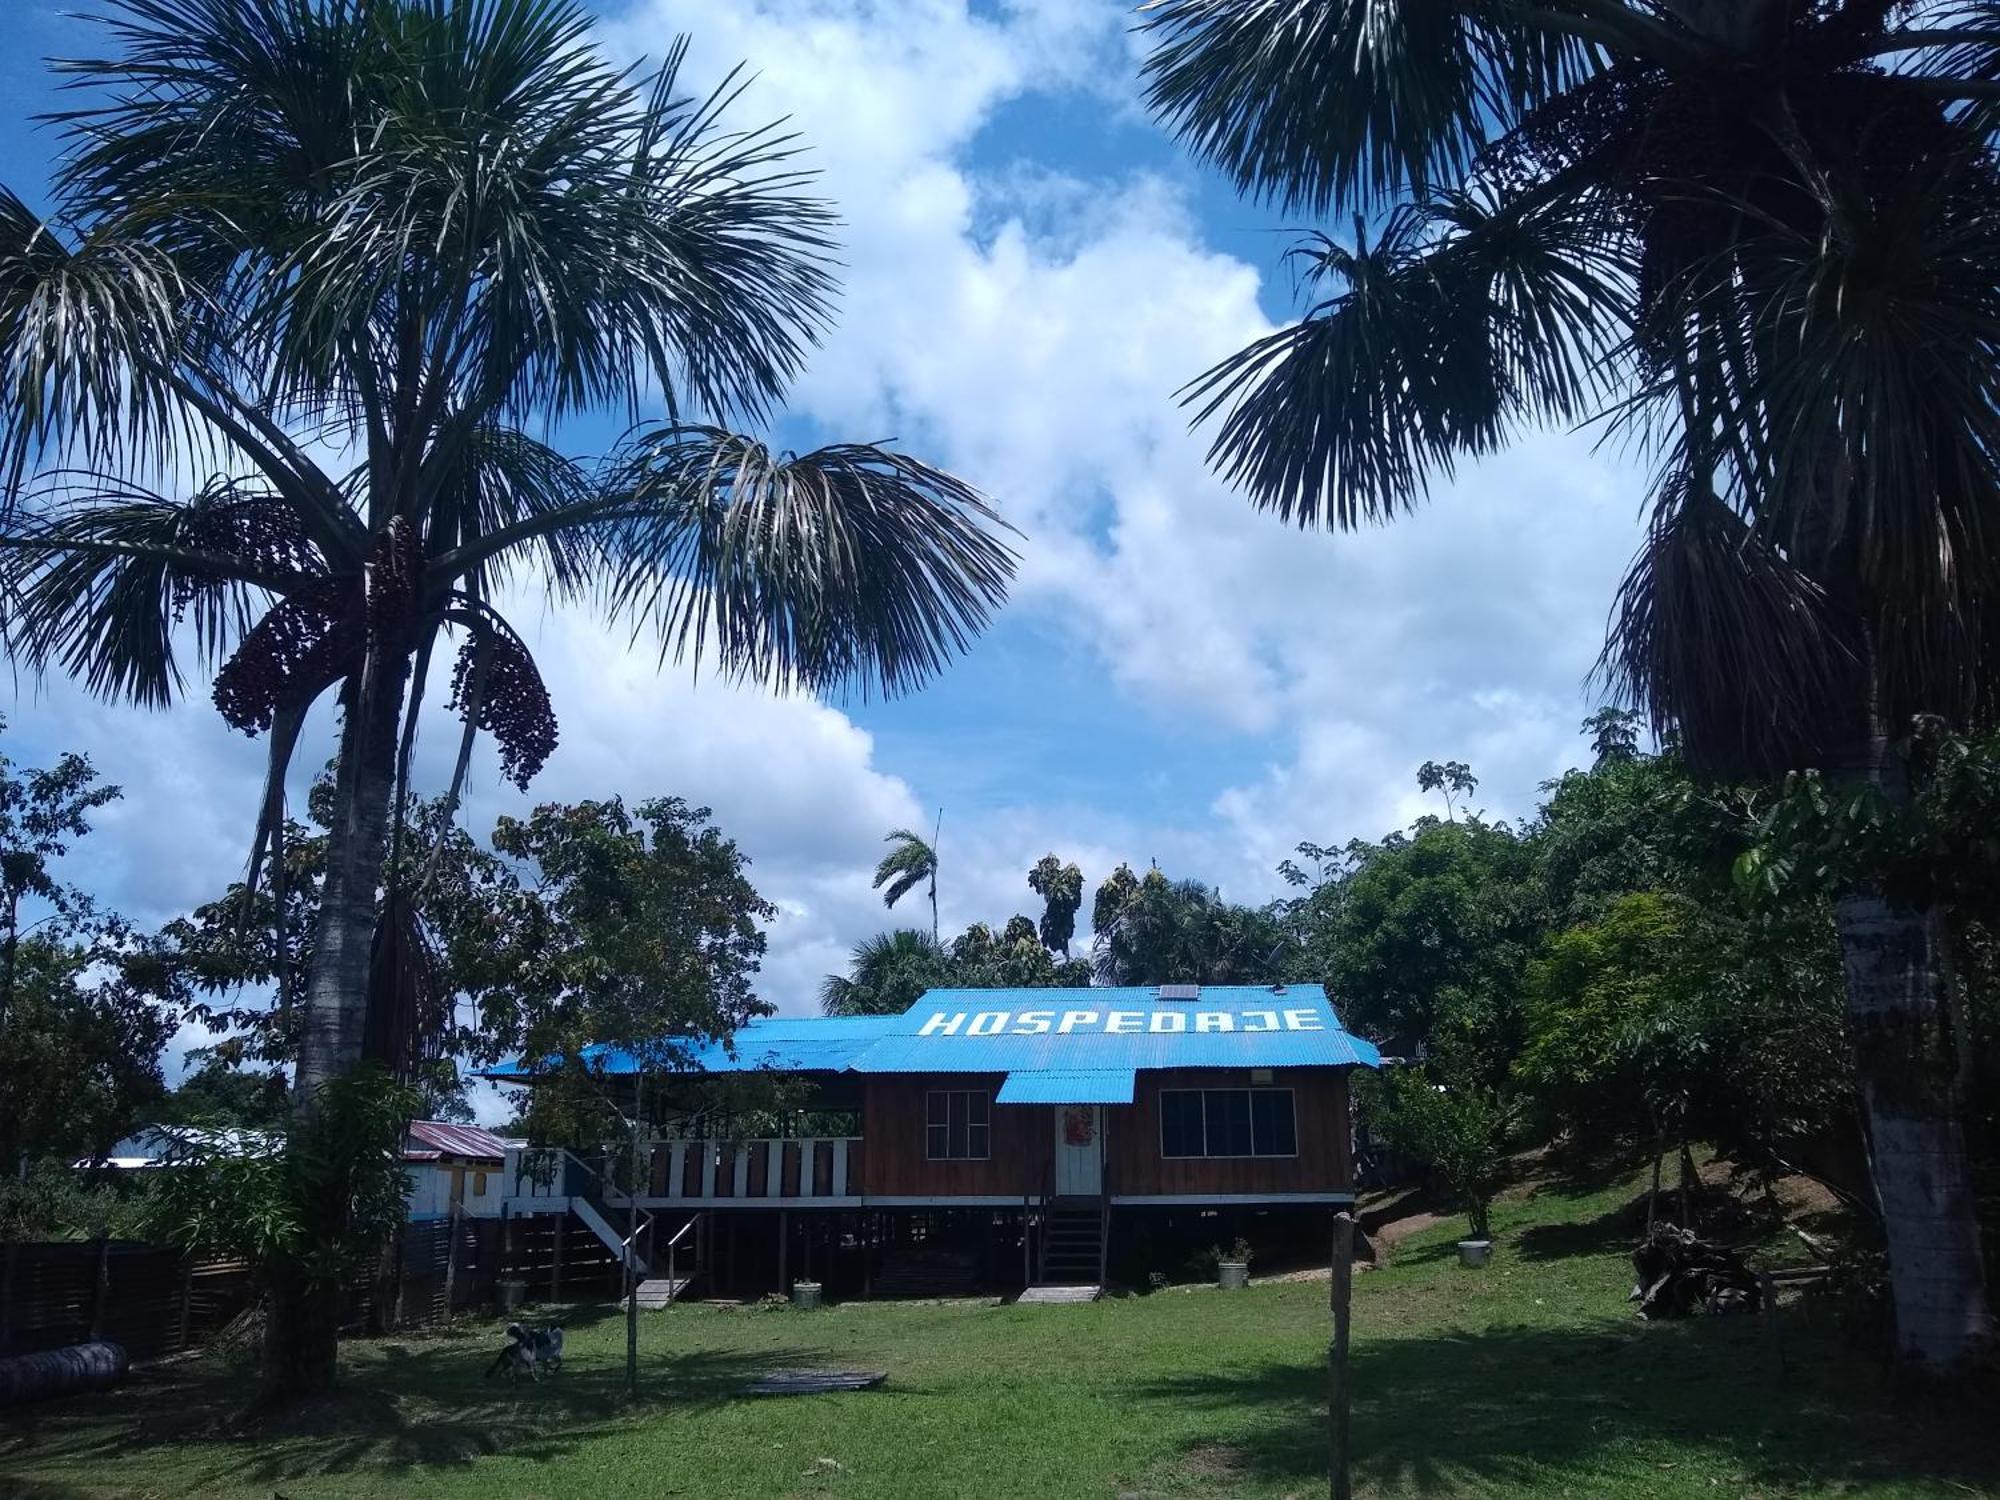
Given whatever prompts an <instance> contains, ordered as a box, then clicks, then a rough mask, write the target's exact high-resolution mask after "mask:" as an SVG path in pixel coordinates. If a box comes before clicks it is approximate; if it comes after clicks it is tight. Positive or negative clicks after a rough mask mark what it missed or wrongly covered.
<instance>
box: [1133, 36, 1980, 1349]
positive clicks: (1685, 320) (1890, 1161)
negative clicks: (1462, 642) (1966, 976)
mask: <svg viewBox="0 0 2000 1500" xmlns="http://www.w3.org/2000/svg"><path fill="white" fill-rule="evenodd" d="M1144 25H1145V27H1146V29H1147V30H1148V31H1149V32H1150V34H1151V36H1152V38H1153V41H1154V51H1153V53H1152V55H1151V57H1150V58H1149V59H1148V61H1147V63H1146V72H1147V77H1148V81H1149V85H1150V94H1149V97H1150V102H1151V104H1152V106H1153V107H1154V109H1155V110H1156V111H1157V112H1158V114H1159V115H1160V117H1161V118H1162V119H1163V120H1164V121H1165V122H1166V123H1167V125H1168V126H1169V127H1170V128H1171V129H1172V130H1174V131H1175V132H1176V134H1178V135H1179V136H1180V138H1181V139H1182V140H1183V141H1185V142H1186V143H1187V144H1188V145H1189V146H1190V147H1191V148H1192V149H1193V150H1194V151H1195V152H1196V153H1198V154H1199V155H1200V156H1201V157H1203V158H1204V159H1206V160H1208V161H1210V162H1213V163H1214V164H1215V165H1217V166H1218V167H1220V168H1221V169H1222V170H1223V171H1224V172H1226V173H1228V174H1229V175H1230V176H1231V178H1232V179H1233V180H1234V181H1235V183H1236V184H1237V186H1238V188H1239V189H1240V190H1242V191H1244V192H1247V193H1251V194H1254V195H1256V196H1258V197H1260V198H1266V199H1269V200H1271V201H1272V202H1275V203H1276V204H1278V205H1280V206H1282V207H1283V208H1285V209H1287V210H1289V211H1305V212H1309V213H1320V214H1325V213H1339V214H1342V215H1347V214H1350V213H1351V214H1352V216H1353V217H1352V222H1353V226H1354V228H1353V233H1352V237H1351V239H1347V240H1340V239H1335V238H1333V237H1331V236H1328V235H1324V234H1322V235H1316V236H1314V237H1313V238H1312V239H1310V240H1309V241H1308V242H1307V243H1305V244H1304V245H1302V246H1301V247H1300V249H1299V252H1298V255H1299V264H1300V265H1301V267H1302V269H1303V274H1302V276H1301V277H1300V283H1301V285H1302V286H1303V287H1305V288H1306V289H1307V290H1308V292H1309V293H1310V295H1311V297H1312V299H1313V301H1312V303H1311V305H1310V307H1309V308H1308V309H1307V311H1306V314H1305V316H1304V317H1303V318H1302V319H1301V320H1300V321H1299V322H1298V323H1296V324H1294V325H1292V326H1290V327H1287V328H1284V329H1281V330H1279V331H1278V332H1276V333H1273V334H1271V335H1269V336H1267V337H1265V338H1262V339H1260V340H1258V341H1257V342H1256V343H1255V344H1253V345H1251V346H1250V347H1249V348H1247V349H1245V350H1243V351H1241V352H1240V353H1238V354H1236V355H1234V356H1232V357H1230V358H1229V359H1227V360H1225V361H1223V362H1222V363H1221V364H1220V365H1218V366H1216V367H1215V368H1214V369H1212V370H1210V371H1209V372H1208V373H1206V374H1205V375H1203V376H1201V377H1199V378H1198V379H1197V380H1196V381H1195V382H1194V383H1193V385H1192V387H1191V388H1190V391H1189V399H1190V400H1191V401H1193V402H1195V403H1196V404H1197V406H1198V410H1199V419H1200V420H1210V419H1213V420H1215V421H1216V422H1217V424H1218V425H1217V427H1216V430H1215V439H1214V444H1213V447H1212V449H1211V457H1212V460H1213V462H1214V464H1215V466H1216V468H1217V469H1218V470H1219V471H1220V472H1221V473H1222V474H1223V475H1224V476H1225V477H1227V478H1228V479H1230V480H1231V481H1233V482H1235V483H1237V484H1238V485H1240V486H1241V487H1242V488H1243V489H1244V490H1245V491H1246V492H1247V493H1248V495H1249V497H1250V499H1251V500H1252V502H1253V503H1254V504H1256V505H1257V506H1259V507H1261V508H1264V509H1268V510H1271V511H1275V512H1276V513H1277V514H1278V515H1279V516H1281V517H1283V518H1285V519H1287V520H1292V521H1296V522H1298V523H1299V524H1301V525H1319V524H1326V525H1329V526H1335V527H1339V528H1342V529H1352V528H1355V527H1358V526H1361V525H1364V524H1370V523H1374V522H1379V521H1383V520H1387V519H1390V518H1392V517H1394V516H1397V515H1399V514H1401V513H1402V512H1404V511H1406V510H1407V509H1409V508H1410V507H1411V506H1413V505H1415V504H1417V503H1418V502H1419V501H1420V500H1421V499H1422V498H1423V496H1424V494H1425V493H1426V491H1427V489H1428V487H1429V485H1430V483H1431V481H1432V480H1433V479H1436V478H1438V477H1440V476H1447V475H1449V474H1450V473H1451V472H1452V471H1453V469H1454V467H1455V466H1456V464H1458V463H1459V462H1461V461H1462V460H1464V459H1467V458H1470V457H1474V456H1476V455H1479V454H1482V453H1486V452H1490V451H1492V450H1493V449H1495V448H1497V447H1498V446H1500V445H1501V444H1503V443H1505V442H1507V441H1509V440H1510V439H1511V438H1512V437H1513V436H1514V435H1515V434H1516V433H1517V432H1518V431H1520V430H1522V429H1524V428H1527V427H1531V426H1536V425H1545V424H1552V425H1555V426H1558V427H1568V426H1573V425H1576V424H1578V423H1581V422H1584V421H1587V420H1589V419H1591V418H1593V417H1598V416H1605V417H1607V418H1609V419H1610V420H1611V421H1613V422H1614V423H1615V424H1617V425H1619V426H1621V427H1623V428H1624V429H1626V430H1627V431H1629V432H1632V433H1633V434H1634V435H1636V436H1639V437H1642V438H1643V440H1645V441H1646V442H1647V443H1649V444H1650V451H1652V452H1654V453H1656V454H1658V455H1659V456H1660V458H1661V462H1660V464H1659V465H1658V473H1659V481H1658V488H1657V491H1656V494H1655V497H1654V511H1653V518H1652V524H1651V529H1650V534H1649V537H1648V539H1647V542H1646V544H1645V545H1644V546H1643V547H1642V548H1641V550H1640V554H1639V557H1638V560H1637V562H1636V564H1635V565H1634V568H1633V570H1632V572H1631V574H1630V575H1629V576H1628V578H1627V579H1626V581H1625V583H1624V585H1623V586H1622V588H1621V590H1620V593H1619V596H1618V599H1617V602H1616V604H1615V607H1614V611H1613V629H1612V639H1611V641H1610V644H1609V646H1608V647H1607V653H1606V657H1607V664H1608V666H1609V668H1610V670H1611V675H1612V676H1613V678H1614V680H1615V681H1616V682H1617V684H1618V685H1619V687H1620V688H1621V690H1622V691H1623V693H1624V695H1625V696H1626V698H1627V699H1628V701H1630V702H1631V703H1632V704H1633V705H1634V706H1643V707H1644V708H1645V709H1646V710H1647V713H1648V717H1649V718H1650V720H1651V721H1652V723H1653V725H1654V727H1655V728H1656V729H1657V730H1659V731H1660V732H1662V733H1663V734H1668V735H1672V736H1674V737H1676V738H1677V740H1678V742H1679V744H1680V746H1681V749H1682V751H1683V753H1684V754H1685V755H1686V757H1687V760H1688V762H1689V764H1690V765H1692V766H1694V767H1695V768H1696V769H1697V770H1699V771H1702V772H1704V773H1707V772H1720V773H1722V774H1724V775H1727V776H1731V777H1743V778H1746V779H1751V780H1761V779H1766V778H1768V777H1771V776H1773V775H1776V774H1779V773H1783V772H1785V771H1788V770H1791V769H1793V768H1796V767H1801V766H1810V767H1815V768H1819V769H1821V770H1823V771H1824V772H1826V773H1827V774H1828V775H1829V776H1831V777H1833V778H1835V779H1837V780H1839V781H1840V782H1842V783H1843V784H1844V785H1846V786H1851V787H1873V788H1875V789H1877V790H1878V791H1879V792H1880V793H1881V794H1882V795H1884V796H1886V797H1888V798H1891V799H1902V800H1905V801H1906V800H1907V798H1908V796H1909V794H1910V791H1911V779H1910V772H1911V767H1910V765H1909V764H1908V762H1907V760H1906V759H1905V757H1904V755H1903V753H1902V751H1903V742H1904V740H1905V738H1906V735H1907V731H1908V726H1909V725H1910V723H1911V721H1912V718H1913V716H1915V715H1919V714H1935V715H1939V716H1941V717H1943V718H1944V719H1945V720H1946V721H1948V722H1949V723H1951V724H1953V725H1956V726H1958V727H1961V728H1964V727H1969V726H1971V725H1973V724H1974V723H1977V722H1980V721H1982V720H1983V718H1984V716H1985V714H1986V709H1985V705H1986V704H1988V703H1990V702H1991V701H1992V698H1993V695H1994V692H1995V688H1996V685H2000V681H1997V680H2000V656H1996V655H1995V654H1994V653H1990V652H1988V651H1987V650H1986V649H1985V648H1986V646H1987V645H1988V644H1990V643H1991V642H1992V641H1993V639H1994V638H1995V637H1994V632H1993V631H1992V630H1991V629H1989V628H1988V625H1987V621H1988V620H1989V618H1990V615H1991V612H1992V610H1993V609H1994V607H1995V606H1994V604H1993V602H1992V601H1993V600H1995V599H1996V598H2000V590H1997V589H1996V584H2000V548H1996V547H1995V545H1994V543H1993V541H1992V540H1991V535H1990V531H1989V529H1988V528H1986V527H1985V525H1984V523H1983V517H1984V516H1985V515H1986V514H1987V513H1988V512H1990V511H1991V510H1992V508H1993V506H1994V503H1995V501H1996V498H2000V437H1996V430H1997V429H1996V427H1995V424H1994V421H1993V413H1994V411H1995V409H1996V405H2000V281H1996V279H1995V278H1994V276H1993V275H1992V267H1993V265H1994V263H1995V262H1996V260H2000V213H1996V212H1995V210H1994V205H1995V203H1996V201H2000V160H1997V159H1996V151H1995V132H1996V129H2000V110H1996V109H1995V108H1994V97H1993V95H1994V77H1993V68H1994V60H1995V57H1996V56H2000V47H1996V43H1995V41H1994V27H1993V17H1992V13H1991V7H1990V6H1988V5H1986V4H1984V3H1983V0H1964V3H1956V0H1945V3H1940V4H1935V5H1931V4H1927V5H1894V4H1883V3H1880V0H1825V3H1821V4H1812V5H1804V4H1796V3H1793V0H1736V3H1732V4H1711V3H1706V0H1666V3H1649V0H1552V3H1548V4H1540V5H1516V4H1505V3H1468V4H1464V5H1442V4H1405V5H1397V6H1383V5H1378V4H1373V3H1368V0H1274V3H1268V4H1250V3H1242V0H1161V3H1159V4H1156V5H1153V6H1150V7H1148V10H1147V13H1146V20H1145V23H1144ZM1834 913H1835V920H1836V924H1837V930H1838V933H1839V937H1840V942H1841V945H1842V949H1843V953H1844V955H1845V968H1846V975H1847V987H1848V995H1849V1022H1850V1032H1851V1034H1852V1039H1853V1043H1854V1049H1855V1059H1856V1064H1857V1067H1858V1069H1859V1076H1860V1079H1861V1084H1862V1095H1863V1098H1864V1101H1865V1106H1866V1109H1867V1113H1868V1122H1869V1136H1870V1140H1871V1142H1872V1149H1873V1156H1874V1171H1875V1187H1876V1192H1877V1195H1878V1197H1879V1198H1880V1200H1881V1207H1882V1211H1883V1218H1884V1223H1885V1226H1886V1230H1887V1239H1888V1246H1889V1254H1890V1264H1891V1271H1892V1280H1893V1285H1894V1289H1895V1299H1896V1304H1897V1318H1898V1326H1899V1339H1900V1342H1901V1346H1902V1349H1903V1351H1904V1353H1905V1354H1906V1355H1907V1356H1908V1357H1909V1358H1910V1359H1911V1360H1912V1361H1913V1362H1915V1363H1917V1364H1920V1365H1922V1366H1926V1367H1929V1368H1931V1369H1943V1368H1946V1367H1949V1366H1953V1365H1956V1364H1958V1363H1960V1362H1962V1361H1964V1360H1966V1359H1968V1358H1970V1357H1971V1356H1972V1355H1973V1354H1974V1352H1975V1351H1976V1350H1978V1349H1980V1348H1983V1347H1984V1346H1985V1345H1986V1343H1987V1342H1988V1341H1989V1340H1990V1339H1991V1338H1992V1336H1993V1332H1994V1323H1993V1316H1992V1311H1991V1305H1990V1302H1989V1300H1988V1298H1987V1294H1986V1290H1985V1287H1984V1284H1983V1280H1982V1276H1981V1269H1980V1252H1979V1237H1978V1231H1977V1224H1976V1217H1975V1208H1974V1198H1973V1193H1972V1191H1971V1185H1970V1179H1969V1174H1968V1168H1967V1159H1966V1152H1965V1146H1964V1139H1963V1132H1962V1130H1961V1124H1960V1118H1959V1116H1958V1115H1957V1113H1956V1112H1955V1111H1954V1108H1953V1099H1954V1092H1953V1089H1952V1087H1951V1070H1952V1066H1953V1059H1952V1049H1951V1045H1950V1027H1949V1023H1948V1015H1947V1013H1948V1010H1949V996H1948V985H1947V980H1946V975H1945V968H1944V964H1943V962H1942V961H1941V956H1940V942H1941V940H1942V927H1941V923H1940V919H1939V913H1938V911H1937V910H1936V909H1935V908H1925V907H1920V906H1909V905H1906V904H1900V903H1899V902H1898V901H1897V900H1895V899H1894V898H1893V897H1892V895H1891V893H1890V892H1888V891H1886V890H1884V889H1882V888H1880V887H1877V886H1870V885H1867V884H1865V883H1855V884H1848V885H1844V886H1843V887H1842V888H1841V889H1840V890H1839V891H1837V892H1836V893H1835V896H1834Z"/></svg>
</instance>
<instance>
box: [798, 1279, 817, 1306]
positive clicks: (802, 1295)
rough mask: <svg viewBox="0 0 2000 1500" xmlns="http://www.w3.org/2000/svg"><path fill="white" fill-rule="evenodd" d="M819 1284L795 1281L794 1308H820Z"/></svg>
mask: <svg viewBox="0 0 2000 1500" xmlns="http://www.w3.org/2000/svg"><path fill="white" fill-rule="evenodd" d="M819 1305H820V1302H819V1283H818V1282H817V1281H795V1282H793V1283H792V1306H794V1307H818V1306H819Z"/></svg>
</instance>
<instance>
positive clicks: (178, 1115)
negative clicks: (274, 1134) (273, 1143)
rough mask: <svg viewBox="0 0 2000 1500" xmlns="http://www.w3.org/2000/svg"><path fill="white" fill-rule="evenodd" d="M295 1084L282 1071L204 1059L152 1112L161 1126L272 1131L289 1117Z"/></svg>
mask: <svg viewBox="0 0 2000 1500" xmlns="http://www.w3.org/2000/svg"><path fill="white" fill-rule="evenodd" d="M291 1112H292V1098H291V1085H290V1083H289V1082H288V1081H287V1079H286V1078H285V1075H284V1073H283V1072H281V1071H280V1070H279V1069H277V1068H254V1067H247V1068H246V1067H242V1066H240V1065H237V1064H235V1063H232V1062H231V1061H230V1059H229V1058H228V1057H223V1056H215V1055H213V1054H211V1055H209V1056H207V1057H204V1058H203V1059H202V1062H201V1066H199V1067H198V1068H195V1069H194V1070H192V1071H191V1072H190V1073H189V1074H188V1075H187V1076H186V1077H185V1078H183V1079H182V1080H181V1081H180V1083H179V1085H178V1086H177V1087H176V1088H175V1089H174V1090H173V1091H172V1092H171V1093H169V1094H168V1095H167V1096H166V1097H165V1098H164V1099H162V1100H161V1101H160V1102H159V1104H158V1105H157V1106H156V1107H155V1109H154V1110H153V1111H152V1114H153V1118H154V1120H155V1121H156V1122H158V1123H159V1124H162V1125H204V1126H214V1127H233V1128H237V1129H244V1130H265V1131H273V1130H277V1129H279V1128H280V1127H281V1126H283V1124H284V1123H285V1121H286V1120H287V1119H288V1118H290V1116H291Z"/></svg>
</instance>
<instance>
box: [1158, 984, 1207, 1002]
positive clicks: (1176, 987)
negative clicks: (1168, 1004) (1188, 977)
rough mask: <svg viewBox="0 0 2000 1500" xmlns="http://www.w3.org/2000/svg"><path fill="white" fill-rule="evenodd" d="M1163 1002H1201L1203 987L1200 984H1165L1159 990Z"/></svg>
mask: <svg viewBox="0 0 2000 1500" xmlns="http://www.w3.org/2000/svg"><path fill="white" fill-rule="evenodd" d="M1159 996H1160V998H1161V999H1162V1000H1199V999H1200V998H1201V986H1200V985H1198V984H1163V985H1161V986H1160V988H1159Z"/></svg>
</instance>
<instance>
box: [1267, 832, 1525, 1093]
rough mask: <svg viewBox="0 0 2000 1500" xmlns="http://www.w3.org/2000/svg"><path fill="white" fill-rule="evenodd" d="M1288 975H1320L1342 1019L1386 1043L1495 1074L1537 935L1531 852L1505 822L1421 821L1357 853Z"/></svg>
mask: <svg viewBox="0 0 2000 1500" xmlns="http://www.w3.org/2000/svg"><path fill="white" fill-rule="evenodd" d="M1319 906H1320V909H1321V910H1322V911H1323V912H1324V914H1325V919H1324V921H1323V923H1322V924H1320V925H1317V926H1315V927H1312V928H1309V929H1308V930H1307V931H1306V933H1305V941H1304V946H1303V948H1302V950H1301V952H1300V954H1299V956H1298V958H1296V959H1295V960H1293V961H1292V965H1291V972H1292V973H1293V975H1294V977H1297V978H1301V979H1314V980H1323V981H1324V982H1325V983H1326V984H1327V986H1328V987H1329V988H1330V989H1331V990H1332V991H1333V993H1334V994H1336V995H1338V996H1339V997H1340V1001H1341V1004H1342V1006H1343V1014H1344V1016H1345V1018H1346V1020H1347V1021H1348V1023H1349V1024H1350V1025H1352V1026H1354V1027H1356V1028H1357V1029H1358V1030H1361V1031H1363V1032H1365V1033H1366V1034H1368V1035H1371V1036H1375V1037H1378V1038H1381V1039H1383V1040H1384V1041H1385V1042H1387V1043H1388V1044H1389V1046H1390V1047H1391V1049H1392V1050H1395V1051H1402V1052H1409V1051H1415V1050H1418V1049H1419V1048H1430V1049H1435V1048H1438V1047H1442V1046H1447V1045H1449V1046H1452V1047H1456V1048H1459V1049H1462V1050H1464V1051H1465V1052H1467V1053H1468V1054H1469V1055H1471V1056H1475V1057H1477V1058H1478V1059H1479V1060H1480V1061H1479V1063H1478V1065H1477V1066H1476V1067H1475V1066H1473V1065H1472V1064H1471V1063H1468V1064H1467V1071H1468V1073H1469V1074H1471V1075H1473V1076H1476V1077H1477V1078H1478V1079H1479V1080H1480V1081H1481V1082H1483V1083H1485V1084H1487V1085H1489V1086H1490V1085H1493V1084H1496V1083H1498V1082H1499V1081H1500V1080H1501V1079H1503V1078H1504V1077H1505V1076H1506V1072H1507V1068H1508V1066H1509V1064H1510V1063H1511V1062H1512V1060H1513V1056H1514V1052H1515V1050H1516V1049H1517V1048H1518V1046H1519V1041H1520V984H1521V971H1522V968H1523V966H1524V965H1525V964H1526V962H1527V960H1528V958H1529V956H1530V955H1531V954H1532V952H1533V951H1534V948H1535V946H1536V945H1537V944H1538V943H1539V942H1540V940H1541V922H1542V916H1541V910H1542V906H1541V899H1540V892H1539V889H1538V887H1537V883H1536V880H1535V861H1534V852H1533V850H1532V849H1531V848H1530V847H1529V845H1528V844H1527V842H1526V841H1525V840H1524V839H1522V838H1521V836H1520V835H1519V834H1517V833H1516V832H1515V831H1514V830H1513V829H1512V828H1511V827H1509V826H1508V825H1506V824H1504V823H1489V822H1486V821H1484V820H1483V819H1480V818H1477V817H1468V818H1466V819H1465V821H1464V822H1449V823H1447V822H1440V821H1438V820H1437V819H1436V818H1424V819H1420V820H1419V821H1418V822H1417V824H1416V826H1415V827H1414V828H1413V829H1412V830H1411V832H1409V833H1408V834H1392V835H1391V836H1390V837H1388V838H1386V839H1384V840H1383V841H1382V842H1381V843H1380V844H1378V845H1373V846H1370V847H1368V848H1367V849H1366V851H1365V852H1359V851H1358V852H1357V857H1356V860H1355V862H1354V864H1353V865H1352V867H1351V868H1350V870H1349V872H1348V873H1347V874H1346V875H1345V876H1344V877H1343V878H1342V879H1341V881H1340V883H1339V896H1338V900H1337V901H1331V900H1329V901H1325V902H1322V903H1319Z"/></svg>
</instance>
